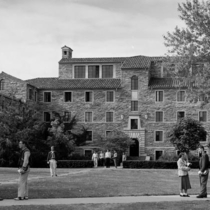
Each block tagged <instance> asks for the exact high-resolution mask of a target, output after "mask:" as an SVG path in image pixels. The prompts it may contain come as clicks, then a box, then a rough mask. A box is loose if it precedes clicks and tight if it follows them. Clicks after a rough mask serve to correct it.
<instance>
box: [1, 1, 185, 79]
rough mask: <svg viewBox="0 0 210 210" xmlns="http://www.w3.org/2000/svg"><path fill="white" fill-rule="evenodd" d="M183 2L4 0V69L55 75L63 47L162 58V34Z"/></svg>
mask: <svg viewBox="0 0 210 210" xmlns="http://www.w3.org/2000/svg"><path fill="white" fill-rule="evenodd" d="M178 2H184V0H0V17H1V18H0V72H2V71H4V72H6V73H8V74H11V75H13V76H15V77H18V78H20V79H23V80H25V79H31V78H36V77H57V76H58V61H59V60H60V59H61V47H62V46H64V45H67V46H69V47H71V48H72V49H73V57H75V58H76V57H121V56H122V57H124V56H136V55H147V56H162V55H164V54H165V53H166V52H167V49H166V48H165V46H164V40H163V35H165V34H166V33H167V31H173V30H174V28H175V26H176V25H178V26H180V27H182V26H184V25H183V22H182V21H181V20H180V19H179V17H178V15H179V13H178V11H177V7H178Z"/></svg>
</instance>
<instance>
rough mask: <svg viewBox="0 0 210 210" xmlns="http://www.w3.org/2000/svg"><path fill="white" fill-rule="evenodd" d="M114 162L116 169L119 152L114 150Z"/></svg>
mask: <svg viewBox="0 0 210 210" xmlns="http://www.w3.org/2000/svg"><path fill="white" fill-rule="evenodd" d="M113 160H114V166H115V168H117V152H116V151H115V150H114V154H113Z"/></svg>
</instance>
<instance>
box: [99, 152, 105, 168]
mask: <svg viewBox="0 0 210 210" xmlns="http://www.w3.org/2000/svg"><path fill="white" fill-rule="evenodd" d="M99 165H100V166H104V153H103V151H101V152H100V154H99Z"/></svg>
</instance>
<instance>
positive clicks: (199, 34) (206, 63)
mask: <svg viewBox="0 0 210 210" xmlns="http://www.w3.org/2000/svg"><path fill="white" fill-rule="evenodd" d="M178 11H179V12H180V16H179V17H180V18H181V20H183V21H184V22H185V27H184V28H181V29H180V28H179V27H178V26H177V27H176V28H175V30H174V32H168V33H167V34H166V35H165V36H164V41H165V46H166V47H168V54H167V55H168V56H167V57H166V59H165V60H164V63H165V67H166V69H167V74H169V75H170V76H172V77H176V78H178V79H179V82H178V83H177V85H178V86H179V87H183V86H185V87H187V88H188V90H189V91H188V97H187V99H188V101H190V102H197V101H198V99H199V97H202V98H203V102H204V103H208V102H209V101H210V59H209V58H210V1H209V0H207V1H199V0H192V1H190V0H186V3H181V4H178ZM172 64H173V65H172ZM195 86H196V88H195Z"/></svg>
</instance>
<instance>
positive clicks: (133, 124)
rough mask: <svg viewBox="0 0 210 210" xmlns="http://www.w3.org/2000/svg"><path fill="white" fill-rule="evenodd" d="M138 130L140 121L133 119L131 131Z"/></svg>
mask: <svg viewBox="0 0 210 210" xmlns="http://www.w3.org/2000/svg"><path fill="white" fill-rule="evenodd" d="M133 129H138V120H137V119H131V130H133Z"/></svg>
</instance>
